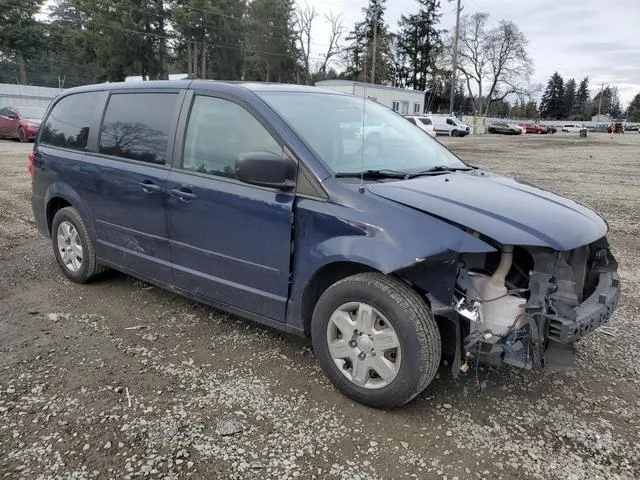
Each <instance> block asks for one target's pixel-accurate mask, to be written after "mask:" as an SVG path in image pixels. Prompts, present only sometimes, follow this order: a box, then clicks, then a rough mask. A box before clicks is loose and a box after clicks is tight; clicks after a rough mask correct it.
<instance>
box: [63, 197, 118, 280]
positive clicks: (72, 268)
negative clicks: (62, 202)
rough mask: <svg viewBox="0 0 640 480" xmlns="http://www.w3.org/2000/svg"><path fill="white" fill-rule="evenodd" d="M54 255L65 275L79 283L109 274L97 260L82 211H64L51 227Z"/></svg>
mask: <svg viewBox="0 0 640 480" xmlns="http://www.w3.org/2000/svg"><path fill="white" fill-rule="evenodd" d="M51 243H52V246H53V253H54V255H55V257H56V260H57V261H58V265H60V268H61V270H62V272H63V273H64V274H65V275H66V276H67V277H68V278H69V279H70V280H72V281H73V282H75V283H86V282H88V281H89V280H91V279H92V278H93V277H94V276H96V275H97V274H99V273H102V272H103V271H105V270H106V267H104V266H102V265H99V264H98V263H97V260H96V251H95V247H94V244H93V240H92V239H91V235H90V234H89V230H88V229H87V226H86V225H85V223H84V221H83V220H82V217H81V216H80V214H79V213H78V211H77V210H76V209H75V208H73V207H66V208H61V209H60V210H58V211H57V212H56V214H55V216H54V217H53V222H52V224H51Z"/></svg>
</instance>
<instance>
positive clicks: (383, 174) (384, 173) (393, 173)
mask: <svg viewBox="0 0 640 480" xmlns="http://www.w3.org/2000/svg"><path fill="white" fill-rule="evenodd" d="M361 176H362V177H364V178H403V179H406V178H411V176H412V174H411V173H407V172H401V171H399V170H388V169H382V170H365V171H363V172H338V173H336V177H337V178H360V177H361Z"/></svg>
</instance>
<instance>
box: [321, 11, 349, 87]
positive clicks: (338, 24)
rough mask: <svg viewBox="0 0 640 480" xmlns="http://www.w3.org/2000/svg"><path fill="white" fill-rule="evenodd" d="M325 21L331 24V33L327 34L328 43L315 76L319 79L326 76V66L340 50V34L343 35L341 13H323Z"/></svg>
mask: <svg viewBox="0 0 640 480" xmlns="http://www.w3.org/2000/svg"><path fill="white" fill-rule="evenodd" d="M324 18H325V22H327V23H329V24H330V25H331V34H330V35H329V43H328V44H327V50H326V52H325V54H324V58H323V60H322V64H321V65H320V68H319V69H318V72H317V75H316V76H317V77H320V79H322V78H324V77H325V76H327V67H328V66H329V65H330V63H331V61H332V60H333V58H334V57H335V56H337V55H338V54H340V52H341V51H342V36H343V35H344V30H345V27H344V25H343V18H342V14H338V15H334V14H330V15H325V17H324Z"/></svg>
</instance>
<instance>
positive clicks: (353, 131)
mask: <svg viewBox="0 0 640 480" xmlns="http://www.w3.org/2000/svg"><path fill="white" fill-rule="evenodd" d="M260 96H261V97H262V98H263V99H264V100H265V101H266V102H267V103H269V104H270V105H271V106H272V107H273V108H274V109H275V110H276V111H277V112H278V113H279V114H280V116H281V117H282V118H283V119H284V120H285V121H286V122H287V123H288V124H289V125H290V126H291V128H293V129H294V130H295V131H296V132H297V133H298V135H299V136H300V138H301V139H302V140H303V141H304V142H305V143H306V144H307V145H308V146H309V147H310V148H311V149H312V150H314V151H315V153H316V154H317V155H318V156H319V157H320V159H321V160H322V161H323V162H324V163H325V165H326V166H327V167H328V168H329V169H330V170H332V171H333V172H334V173H335V174H338V173H349V172H359V171H361V170H395V171H401V172H408V173H411V172H420V171H424V170H428V169H430V168H433V167H436V166H443V167H451V168H464V167H466V165H465V164H464V163H463V162H462V161H460V160H459V159H458V158H457V157H456V156H455V155H453V154H452V153H451V152H449V151H448V150H447V149H446V148H444V147H443V146H442V145H441V144H440V143H439V142H437V141H436V140H434V139H433V138H431V136H429V134H427V133H426V132H424V131H423V130H421V129H420V128H416V126H415V125H412V124H411V122H407V121H406V119H405V118H404V117H402V116H401V115H398V114H397V113H395V112H393V111H392V110H390V109H389V108H387V107H384V106H382V105H379V104H377V103H375V102H372V101H370V100H367V101H366V102H365V101H363V100H362V99H361V98H356V97H352V96H349V95H334V94H327V93H309V92H264V93H261V94H260ZM363 116H364V122H363Z"/></svg>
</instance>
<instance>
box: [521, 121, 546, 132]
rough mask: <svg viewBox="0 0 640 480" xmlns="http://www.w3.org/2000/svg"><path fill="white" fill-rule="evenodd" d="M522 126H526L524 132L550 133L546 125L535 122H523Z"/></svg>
mask: <svg viewBox="0 0 640 480" xmlns="http://www.w3.org/2000/svg"><path fill="white" fill-rule="evenodd" d="M520 126H521V127H522V128H524V133H549V131H548V130H547V129H546V128H545V127H542V126H540V125H536V124H535V123H521V124H520Z"/></svg>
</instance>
